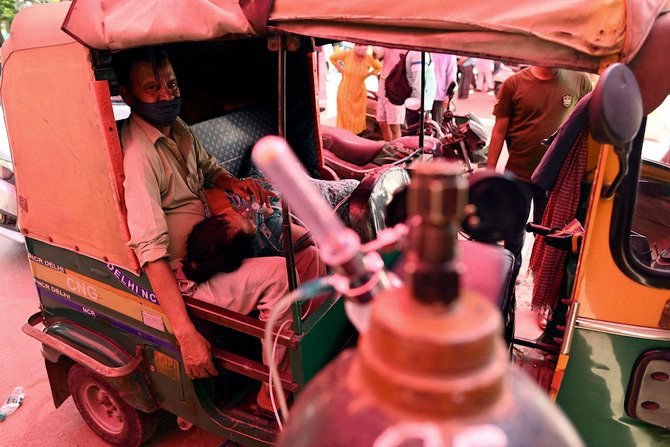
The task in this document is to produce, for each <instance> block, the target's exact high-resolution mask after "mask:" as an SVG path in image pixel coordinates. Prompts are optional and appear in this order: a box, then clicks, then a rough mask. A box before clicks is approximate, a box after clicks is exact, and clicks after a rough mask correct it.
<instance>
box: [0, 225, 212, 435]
mask: <svg viewBox="0 0 670 447" xmlns="http://www.w3.org/2000/svg"><path fill="white" fill-rule="evenodd" d="M0 287H1V288H2V289H1V290H0V316H1V317H2V324H0V400H1V401H3V402H4V400H5V399H6V397H7V396H8V395H9V393H10V392H11V390H12V389H13V388H14V387H15V386H17V385H21V386H23V387H24V388H25V393H26V398H25V400H24V403H23V405H22V406H21V407H20V408H19V409H18V411H17V412H16V413H14V414H13V415H11V416H10V417H8V418H7V419H6V420H5V421H4V422H0V445H3V446H6V445H11V444H10V443H14V445H16V446H21V447H24V446H25V447H33V446H34V447H37V446H39V447H62V446H63V445H66V446H68V447H98V446H107V445H109V444H107V443H106V442H104V441H102V440H101V439H100V438H98V436H97V435H95V434H94V433H93V432H92V431H91V430H90V429H89V428H88V426H87V425H86V424H85V423H84V421H83V420H82V419H81V417H80V416H79V413H78V412H77V408H76V407H75V405H74V403H73V402H72V399H68V400H67V401H65V403H64V404H63V405H62V406H61V407H60V408H58V409H56V408H55V407H54V405H53V401H52V399H51V391H50V389H49V381H48V379H47V375H46V370H45V369H44V359H43V358H42V355H41V353H40V345H39V343H38V342H37V341H36V340H34V339H32V338H30V337H28V336H27V335H25V334H24V333H23V332H22V331H21V326H22V325H23V323H24V322H25V321H26V319H27V318H28V316H29V315H31V314H33V313H35V312H37V311H38V310H39V308H38V300H37V292H36V289H35V285H34V282H33V277H32V273H31V272H30V267H29V265H28V260H27V257H26V251H25V248H24V247H23V246H22V245H19V244H17V243H15V242H12V241H9V240H6V239H3V238H0ZM222 442H223V440H222V439H221V438H219V437H217V436H214V435H212V434H210V433H207V432H205V431H203V430H200V429H197V428H193V429H191V430H189V431H187V432H182V431H180V430H179V429H178V428H177V427H176V423H175V421H174V419H173V418H170V417H169V416H166V417H163V418H162V419H161V424H160V426H159V428H158V430H157V432H156V434H155V435H154V437H153V438H152V439H151V440H150V442H149V443H148V444H147V445H149V446H185V445H188V446H189V447H209V446H218V445H220V444H221V443H222Z"/></svg>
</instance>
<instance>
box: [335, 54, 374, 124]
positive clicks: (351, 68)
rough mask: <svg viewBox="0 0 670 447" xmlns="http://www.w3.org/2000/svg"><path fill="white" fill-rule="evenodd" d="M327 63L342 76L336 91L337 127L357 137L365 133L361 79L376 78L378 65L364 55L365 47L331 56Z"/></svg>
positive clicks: (362, 84) (365, 102) (364, 102)
mask: <svg viewBox="0 0 670 447" xmlns="http://www.w3.org/2000/svg"><path fill="white" fill-rule="evenodd" d="M330 62H331V63H332V64H333V65H334V66H335V68H337V71H339V72H340V73H342V81H340V85H339V87H338V88H337V127H340V128H342V129H347V130H350V131H352V132H353V133H355V134H359V133H361V132H363V130H365V108H366V106H367V91H366V89H365V79H366V78H367V77H368V76H370V75H378V74H379V73H380V72H381V69H382V64H381V62H379V61H378V60H377V59H375V58H373V57H372V56H371V55H369V54H368V53H367V46H366V45H356V46H355V47H354V49H353V50H345V51H340V52H338V53H334V54H333V55H332V56H330Z"/></svg>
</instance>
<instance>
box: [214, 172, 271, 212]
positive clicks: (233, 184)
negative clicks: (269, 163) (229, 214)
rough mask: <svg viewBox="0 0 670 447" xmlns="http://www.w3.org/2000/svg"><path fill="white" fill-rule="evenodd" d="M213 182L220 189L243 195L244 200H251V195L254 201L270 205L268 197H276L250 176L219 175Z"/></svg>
mask: <svg viewBox="0 0 670 447" xmlns="http://www.w3.org/2000/svg"><path fill="white" fill-rule="evenodd" d="M214 183H216V186H218V187H219V188H221V189H225V190H227V191H232V192H233V193H234V194H237V195H238V196H240V197H243V198H244V200H246V201H249V200H251V196H254V200H255V201H256V202H258V203H259V204H265V205H267V206H268V207H270V197H277V195H276V194H275V193H273V192H272V191H268V190H267V189H265V188H263V186H262V185H261V184H260V183H259V182H257V181H256V180H253V179H250V178H248V179H244V180H239V179H236V178H235V177H229V176H227V175H220V176H219V177H217V178H216V180H215V182H214Z"/></svg>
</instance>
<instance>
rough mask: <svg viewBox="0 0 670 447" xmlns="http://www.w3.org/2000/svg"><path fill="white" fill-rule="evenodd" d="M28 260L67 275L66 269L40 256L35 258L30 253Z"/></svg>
mask: <svg viewBox="0 0 670 447" xmlns="http://www.w3.org/2000/svg"><path fill="white" fill-rule="evenodd" d="M28 259H30V260H31V261H33V262H36V263H38V264H40V265H43V266H45V267H49V268H50V269H54V270H58V271H59V272H61V273H65V268H64V267H61V266H60V265H58V264H56V263H54V262H51V261H48V260H46V259H42V258H40V257H39V256H35V255H33V254H31V253H28Z"/></svg>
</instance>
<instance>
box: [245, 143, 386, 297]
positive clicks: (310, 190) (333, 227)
mask: <svg viewBox="0 0 670 447" xmlns="http://www.w3.org/2000/svg"><path fill="white" fill-rule="evenodd" d="M251 156H252V159H253V161H254V163H255V164H256V165H257V166H258V167H259V168H260V169H261V170H262V171H263V172H264V173H265V174H266V175H267V176H268V177H269V178H270V180H271V181H272V183H273V184H274V185H276V186H277V188H278V189H279V190H280V191H281V192H282V196H283V197H284V199H285V200H286V201H287V202H288V203H289V204H290V205H291V209H292V210H293V213H294V214H296V215H297V216H298V218H299V219H300V220H301V221H302V222H304V224H305V226H306V227H307V228H308V229H309V231H310V232H311V233H312V237H313V238H314V240H315V242H316V244H317V246H318V247H319V251H320V254H321V258H322V259H323V260H324V262H326V263H327V264H329V265H330V266H332V267H333V268H334V269H335V271H336V272H337V273H339V274H340V275H344V276H347V277H348V278H349V279H350V281H351V282H352V284H353V285H354V286H356V287H357V286H360V285H363V284H365V283H366V282H367V281H369V280H370V277H371V276H372V273H373V272H370V271H369V270H368V268H367V267H366V265H365V262H364V257H363V253H362V252H361V241H360V238H359V237H358V234H356V232H355V231H353V230H352V229H350V228H347V227H345V226H344V224H343V223H342V221H340V220H339V219H338V218H337V216H335V214H334V213H333V211H332V209H331V208H330V206H329V205H328V203H326V201H325V200H324V198H323V197H322V196H321V194H320V193H319V191H318V190H317V189H316V188H315V187H314V186H312V184H311V183H310V182H309V180H308V175H307V173H306V172H305V169H304V168H303V167H302V165H301V164H300V162H299V161H298V159H297V157H296V156H295V154H294V153H293V151H292V150H291V148H290V147H289V146H288V144H287V143H286V141H285V140H284V139H283V138H280V137H276V136H266V137H263V138H261V139H260V140H259V141H258V142H257V143H256V145H255V146H254V149H253V152H252V155H251ZM350 298H352V299H354V300H356V301H360V302H366V301H369V300H370V299H372V293H366V294H363V295H360V296H356V297H350Z"/></svg>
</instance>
